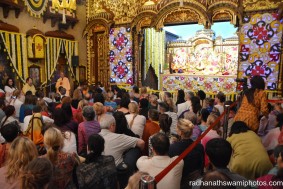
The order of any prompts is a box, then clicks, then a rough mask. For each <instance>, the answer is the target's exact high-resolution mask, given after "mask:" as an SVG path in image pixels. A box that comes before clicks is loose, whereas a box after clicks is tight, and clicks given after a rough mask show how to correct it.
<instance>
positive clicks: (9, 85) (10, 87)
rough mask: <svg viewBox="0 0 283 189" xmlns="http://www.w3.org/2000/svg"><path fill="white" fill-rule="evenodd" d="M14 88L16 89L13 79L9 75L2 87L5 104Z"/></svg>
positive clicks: (8, 101) (7, 102) (9, 100)
mask: <svg viewBox="0 0 283 189" xmlns="http://www.w3.org/2000/svg"><path fill="white" fill-rule="evenodd" d="M14 90H16V87H15V82H14V79H13V78H11V77H9V78H8V79H7V80H6V84H5V87H4V91H5V100H6V104H10V102H11V97H12V95H13V92H14Z"/></svg>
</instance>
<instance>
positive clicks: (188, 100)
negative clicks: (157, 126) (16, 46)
mask: <svg viewBox="0 0 283 189" xmlns="http://www.w3.org/2000/svg"><path fill="white" fill-rule="evenodd" d="M193 96H195V95H194V93H193V92H191V91H189V92H187V93H186V102H184V103H182V104H178V106H177V110H178V112H177V115H178V117H179V116H180V115H181V114H182V113H183V112H184V111H186V110H190V109H191V108H192V103H191V98H192V97H193Z"/></svg>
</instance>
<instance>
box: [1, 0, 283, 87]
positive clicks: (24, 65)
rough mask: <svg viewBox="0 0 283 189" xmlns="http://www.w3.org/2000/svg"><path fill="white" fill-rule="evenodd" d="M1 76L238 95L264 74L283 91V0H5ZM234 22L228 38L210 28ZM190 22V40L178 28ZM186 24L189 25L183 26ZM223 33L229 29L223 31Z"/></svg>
mask: <svg viewBox="0 0 283 189" xmlns="http://www.w3.org/2000/svg"><path fill="white" fill-rule="evenodd" d="M0 6H1V9H0V10H1V12H0V34H1V35H0V52H1V53H0V60H1V65H0V70H1V74H0V78H1V81H2V83H1V85H2V86H3V85H4V81H5V80H6V78H7V77H14V79H15V80H16V81H17V83H16V84H17V86H19V87H21V86H22V85H23V84H24V83H25V78H27V77H28V76H30V77H32V78H33V80H34V84H35V85H36V87H38V88H44V89H45V90H46V91H47V92H48V91H50V90H54V86H53V83H54V82H56V80H57V79H58V78H59V73H60V71H63V72H64V73H65V75H66V76H67V77H68V78H70V81H71V86H72V88H74V87H76V86H78V85H79V84H82V83H85V84H96V83H98V82H100V83H101V84H102V85H104V86H106V87H109V86H111V85H116V84H126V85H137V86H148V87H150V88H152V89H155V90H163V91H175V90H177V89H184V88H192V90H199V89H201V90H204V91H206V92H211V93H216V92H217V91H223V92H225V93H231V92H235V91H236V89H237V83H236V82H235V79H236V78H244V77H247V78H249V77H251V76H253V75H261V76H262V77H263V78H264V79H265V81H266V83H267V89H269V90H275V91H282V53H281V44H282V28H283V25H282V22H283V20H282V9H283V6H282V2H281V1H277V0H241V1H240V0H226V1H217V0H195V1H194V0H193V1H192V0H131V1H130V0H128V1H126V0H88V1H87V0H62V1H59V0H41V1H36V0H2V1H1V2H0ZM217 23H227V24H228V25H230V26H232V27H233V28H234V30H235V32H234V33H232V34H231V35H230V36H229V37H223V36H221V35H218V34H217V32H215V31H214V30H213V27H214V26H215V24H217ZM185 25H186V26H191V27H192V28H194V26H196V28H198V27H200V28H201V29H199V30H197V31H195V30H190V29H184V31H181V32H183V33H186V34H190V37H189V38H187V39H183V38H182V37H181V36H180V35H179V34H178V29H177V31H176V32H172V31H170V30H168V31H167V30H166V28H167V27H172V26H185ZM181 30H183V29H181ZM220 30H222V32H223V31H224V32H223V33H225V32H226V31H225V30H226V28H225V27H222V28H220Z"/></svg>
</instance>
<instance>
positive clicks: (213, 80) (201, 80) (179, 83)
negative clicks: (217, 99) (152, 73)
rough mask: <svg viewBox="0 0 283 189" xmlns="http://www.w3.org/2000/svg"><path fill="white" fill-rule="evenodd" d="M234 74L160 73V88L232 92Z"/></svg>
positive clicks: (233, 90) (234, 88)
mask: <svg viewBox="0 0 283 189" xmlns="http://www.w3.org/2000/svg"><path fill="white" fill-rule="evenodd" d="M236 78H237V76H236V75H190V74H161V75H160V89H162V90H163V91H170V92H175V91H177V90H179V89H184V90H191V91H198V90H203V91H204V92H206V93H217V92H219V91H222V92H223V93H225V94H227V93H233V92H235V91H236V87H237V83H236V82H235V79H236Z"/></svg>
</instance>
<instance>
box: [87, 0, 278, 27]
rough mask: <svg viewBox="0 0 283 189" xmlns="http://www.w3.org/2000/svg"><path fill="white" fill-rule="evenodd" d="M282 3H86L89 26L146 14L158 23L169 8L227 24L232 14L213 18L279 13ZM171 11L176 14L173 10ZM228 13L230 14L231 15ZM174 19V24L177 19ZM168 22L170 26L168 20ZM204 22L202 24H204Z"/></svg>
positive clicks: (92, 0) (251, 0)
mask: <svg viewBox="0 0 283 189" xmlns="http://www.w3.org/2000/svg"><path fill="white" fill-rule="evenodd" d="M282 1H283V0H242V1H240V0H221V1H219V0H89V1H87V18H88V22H90V21H91V20H93V19H95V18H104V19H106V20H113V21H114V23H115V24H127V23H131V22H132V21H133V20H134V19H135V18H137V17H139V15H140V14H143V13H146V12H148V13H153V14H156V15H157V19H159V18H160V17H159V16H160V14H164V13H166V14H171V13H172V12H170V10H169V8H168V7H176V8H177V7H180V8H182V7H184V8H193V9H196V11H197V12H198V13H199V12H201V14H202V16H204V17H205V19H206V20H207V19H208V17H210V19H212V16H213V17H214V18H213V19H214V20H225V19H226V20H227V19H230V18H231V14H229V13H225V14H224V13H223V12H222V13H219V12H218V13H217V15H210V14H211V13H212V12H215V9H223V10H226V9H231V10H232V12H234V15H233V19H234V17H235V15H238V16H239V15H240V14H242V12H241V11H240V10H242V11H257V10H263V9H276V8H278V6H279V4H280V2H282ZM241 7H242V8H241ZM166 10H169V11H166ZM172 11H174V12H175V10H173V9H172ZM239 11H240V12H239ZM229 12H230V13H231V11H229ZM184 15H185V13H182V14H181V13H180V15H179V16H181V17H180V18H175V19H178V20H179V21H181V20H182V19H183V20H185V18H184ZM198 15H200V14H198ZM187 16H190V15H187ZM161 17H164V15H161ZM225 17H226V18H225ZM168 19H169V18H168ZM171 19H173V20H174V18H171ZM188 19H190V18H188ZM210 19H208V22H210ZM153 20H154V19H153ZM154 22H155V21H154ZM166 22H168V20H167V21H166ZM201 22H203V20H202V21H201ZM156 23H157V22H156Z"/></svg>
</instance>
